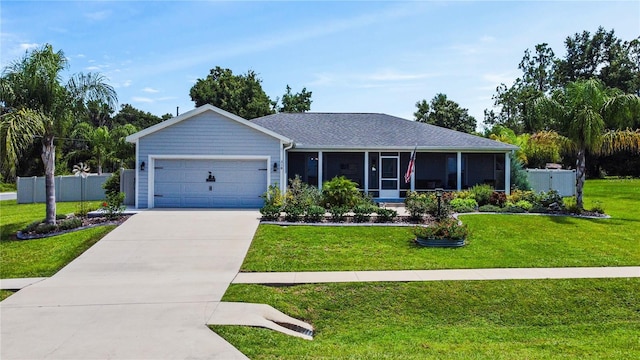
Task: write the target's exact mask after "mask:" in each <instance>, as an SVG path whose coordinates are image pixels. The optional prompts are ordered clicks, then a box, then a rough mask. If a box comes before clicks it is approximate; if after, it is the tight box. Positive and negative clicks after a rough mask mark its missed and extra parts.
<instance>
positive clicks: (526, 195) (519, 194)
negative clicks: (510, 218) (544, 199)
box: [507, 189, 536, 204]
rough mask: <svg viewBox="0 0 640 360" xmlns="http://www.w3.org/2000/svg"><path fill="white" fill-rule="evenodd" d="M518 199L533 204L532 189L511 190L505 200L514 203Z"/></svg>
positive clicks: (534, 200) (534, 199) (534, 201)
mask: <svg viewBox="0 0 640 360" xmlns="http://www.w3.org/2000/svg"><path fill="white" fill-rule="evenodd" d="M520 200H527V201H528V202H530V203H532V204H535V203H536V194H535V193H534V192H533V191H529V190H517V189H516V190H513V191H512V192H511V194H510V195H509V196H507V201H509V202H511V203H513V204H515V203H517V202H518V201H520Z"/></svg>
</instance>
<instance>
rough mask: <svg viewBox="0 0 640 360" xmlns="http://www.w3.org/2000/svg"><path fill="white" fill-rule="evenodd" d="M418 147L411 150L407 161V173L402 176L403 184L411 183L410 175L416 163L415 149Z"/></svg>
mask: <svg viewBox="0 0 640 360" xmlns="http://www.w3.org/2000/svg"><path fill="white" fill-rule="evenodd" d="M417 148H418V147H417V146H416V147H415V148H413V152H412V153H411V159H409V166H407V173H406V174H404V182H405V183H407V184H408V183H410V182H411V174H412V173H413V167H414V165H415V163H416V149H417Z"/></svg>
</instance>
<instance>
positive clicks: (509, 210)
mask: <svg viewBox="0 0 640 360" xmlns="http://www.w3.org/2000/svg"><path fill="white" fill-rule="evenodd" d="M522 201H524V200H522ZM501 211H502V212H504V213H524V212H526V210H525V209H523V208H521V207H519V206H516V205H507V206H505V207H503V208H502V210H501Z"/></svg>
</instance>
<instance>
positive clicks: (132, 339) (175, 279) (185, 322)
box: [0, 210, 260, 359]
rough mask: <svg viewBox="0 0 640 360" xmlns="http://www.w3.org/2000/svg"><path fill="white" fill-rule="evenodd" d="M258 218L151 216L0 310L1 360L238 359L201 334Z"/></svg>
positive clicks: (243, 214)
mask: <svg viewBox="0 0 640 360" xmlns="http://www.w3.org/2000/svg"><path fill="white" fill-rule="evenodd" d="M259 216H260V214H259V213H258V212H257V211H255V210H250V211H221V210H202V211H198V210H184V211H183V210H166V211H161V210H152V211H145V212H142V213H140V214H137V215H135V216H133V217H131V218H130V219H129V220H127V221H126V222H125V223H124V224H122V225H121V226H119V227H118V228H116V229H115V230H113V231H112V232H111V233H109V234H108V235H107V236H106V237H104V238H103V239H102V240H100V241H99V242H98V243H97V244H96V245H94V246H93V247H92V248H91V249H89V250H87V251H86V252H85V253H84V254H83V255H82V256H80V257H78V258H77V259H76V260H74V261H73V262H71V263H70V264H69V265H67V266H66V267H65V268H64V269H62V270H61V271H59V272H58V273H57V274H56V275H54V276H53V277H51V278H49V279H47V280H45V281H42V282H39V283H37V284H34V285H32V286H29V287H27V288H25V289H23V290H21V291H19V292H18V293H16V294H14V295H12V296H11V297H9V298H8V299H6V300H5V301H3V302H2V303H1V304H0V321H1V325H2V326H1V335H2V336H1V340H0V341H1V343H0V345H1V346H0V351H1V352H0V355H1V356H0V358H2V359H241V358H245V357H244V355H243V354H242V353H240V352H239V351H238V350H237V349H235V348H234V347H233V346H231V345H230V344H229V343H227V342H226V341H224V340H223V339H222V338H221V337H219V336H218V335H216V334H215V333H214V332H212V331H210V330H209V329H208V328H207V326H206V325H205V324H206V321H207V320H208V319H209V317H210V316H211V314H212V313H213V312H214V311H215V309H216V306H217V305H218V303H219V301H220V299H221V297H222V295H223V294H224V292H225V291H226V289H227V287H228V285H229V284H230V283H231V281H232V280H233V278H234V277H235V275H236V274H237V273H238V271H239V269H240V266H241V264H242V261H243V259H244V256H245V254H246V252H247V250H248V248H249V245H250V244H251V239H252V237H253V234H254V232H255V230H256V228H257V226H258V223H259V220H258V219H259Z"/></svg>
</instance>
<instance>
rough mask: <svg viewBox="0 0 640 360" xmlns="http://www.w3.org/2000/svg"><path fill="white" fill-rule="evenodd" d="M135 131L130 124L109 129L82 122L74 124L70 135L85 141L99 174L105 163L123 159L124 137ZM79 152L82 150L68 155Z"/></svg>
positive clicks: (75, 154)
mask: <svg viewBox="0 0 640 360" xmlns="http://www.w3.org/2000/svg"><path fill="white" fill-rule="evenodd" d="M136 131H137V129H136V127H135V126H133V125H131V124H125V125H119V126H116V127H114V128H113V129H111V130H109V128H107V127H106V126H99V127H97V128H96V127H93V126H92V125H91V124H89V123H86V122H83V123H80V124H78V125H76V127H75V128H74V129H73V132H72V133H71V137H72V138H74V139H78V140H82V141H84V142H85V143H86V145H87V146H85V148H86V151H87V152H88V153H89V154H90V156H91V157H92V158H93V159H94V160H95V162H96V168H97V171H98V175H100V174H102V168H103V165H104V164H105V163H107V162H109V161H123V160H124V159H121V158H120V156H122V153H123V151H122V148H123V146H126V145H127V143H126V142H125V140H124V139H125V138H126V137H127V136H128V135H131V134H133V133H135V132H136ZM80 152H84V151H74V152H71V153H69V154H68V155H70V156H77V154H78V153H80ZM132 153H133V152H132Z"/></svg>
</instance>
